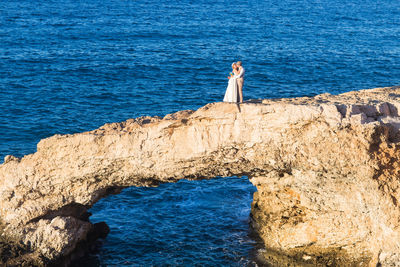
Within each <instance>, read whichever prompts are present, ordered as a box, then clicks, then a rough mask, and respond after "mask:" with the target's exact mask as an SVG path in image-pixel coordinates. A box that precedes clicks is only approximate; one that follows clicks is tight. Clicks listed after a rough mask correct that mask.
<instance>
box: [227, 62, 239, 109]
mask: <svg viewBox="0 0 400 267" xmlns="http://www.w3.org/2000/svg"><path fill="white" fill-rule="evenodd" d="M228 79H229V82H228V87H227V88H226V92H225V97H224V102H234V103H238V102H239V103H242V102H243V84H244V68H243V66H242V62H241V61H238V62H233V63H232V72H231V73H230V76H228Z"/></svg>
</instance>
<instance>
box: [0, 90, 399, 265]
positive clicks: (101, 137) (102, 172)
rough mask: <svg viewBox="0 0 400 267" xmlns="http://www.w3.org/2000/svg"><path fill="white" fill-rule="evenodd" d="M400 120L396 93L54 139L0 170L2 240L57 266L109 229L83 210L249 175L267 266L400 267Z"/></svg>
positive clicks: (209, 108) (249, 106)
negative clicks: (126, 194) (124, 193)
mask: <svg viewBox="0 0 400 267" xmlns="http://www.w3.org/2000/svg"><path fill="white" fill-rule="evenodd" d="M399 108H400V87H390V88H377V89H371V90H362V91H357V92H350V93H345V94H341V95H330V94H323V95H318V96H316V97H312V98H311V97H302V98H292V99H274V100H262V101H261V100H260V101H249V102H247V103H244V104H241V105H237V104H230V103H212V104H208V105H206V106H204V107H202V108H200V109H198V110H197V111H180V112H177V113H174V114H169V115H167V116H165V117H164V118H160V117H141V118H137V119H130V120H127V121H125V122H121V123H111V124H106V125H104V126H102V127H100V128H99V129H96V130H94V131H90V132H84V133H78V134H73V135H56V136H53V137H50V138H47V139H44V140H42V141H40V142H39V144H38V145H37V152H36V153H34V154H30V155H26V156H24V157H23V158H15V157H13V156H7V157H6V158H5V161H4V164H2V165H0V216H1V217H0V218H1V225H2V226H1V227H0V229H1V230H0V231H1V232H2V237H3V239H4V240H10V242H17V243H18V244H19V246H21V247H22V248H23V249H25V251H26V253H22V254H21V255H22V256H21V255H20V254H18V255H17V254H16V255H17V256H18V257H20V258H21V257H22V258H24V259H27V258H29V259H34V260H33V262H35V263H36V264H39V265H40V264H49V263H55V262H57V260H59V259H61V258H65V257H66V256H68V255H72V257H74V255H76V253H75V252H76V251H77V248H79V247H81V246H82V244H85V243H87V242H90V241H92V240H93V239H95V238H97V236H98V234H99V231H98V229H100V228H102V229H105V228H106V227H104V225H93V224H91V223H90V221H89V214H88V213H87V209H88V208H90V207H91V206H92V205H93V204H94V203H95V202H96V201H98V200H99V199H100V198H102V197H104V196H107V195H108V194H110V193H116V192H118V191H119V190H120V189H122V188H125V187H129V186H157V185H158V184H159V183H165V182H175V181H177V180H179V179H203V178H210V177H215V176H233V175H246V176H248V177H249V178H250V181H251V182H252V183H253V184H254V185H255V186H256V187H257V192H256V193H255V195H254V201H253V204H252V214H251V217H252V224H253V226H254V228H255V229H256V230H257V231H258V233H259V234H260V236H261V238H262V239H263V241H264V243H265V247H266V252H265V257H266V258H267V259H269V260H270V262H272V263H274V262H275V263H276V264H279V259H278V257H276V255H278V254H279V255H286V256H289V257H290V259H296V260H297V262H300V263H301V264H304V265H307V264H326V265H338V266H345V265H349V266H350V265H356V264H357V265H361V266H375V265H377V264H380V265H382V266H392V265H393V264H394V265H396V264H398V262H400V228H399V227H400V210H399V207H398V205H399V203H398V202H399V200H400V190H399V187H400V183H399V181H400V177H399V175H400V173H399V172H400V166H399V164H400V161H399V159H400V149H399V145H400V143H399V142H400V132H399V128H400V116H399V114H398V110H399ZM104 231H106V229H105V230H103V231H101V232H104ZM0 244H1V242H0ZM3 258H4V259H3V263H4V262H6V261H9V263H10V264H11V263H12V261H15V260H16V259H10V258H7V257H3ZM1 259H2V257H0V260H1ZM288 259H289V258H288ZM17 260H18V259H17ZM397 266H400V265H397Z"/></svg>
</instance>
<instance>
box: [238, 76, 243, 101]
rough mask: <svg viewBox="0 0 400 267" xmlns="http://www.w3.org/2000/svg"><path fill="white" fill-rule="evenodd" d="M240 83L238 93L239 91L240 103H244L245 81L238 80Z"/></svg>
mask: <svg viewBox="0 0 400 267" xmlns="http://www.w3.org/2000/svg"><path fill="white" fill-rule="evenodd" d="M237 83H238V91H239V102H240V103H242V102H243V91H242V90H243V79H238V80H237Z"/></svg>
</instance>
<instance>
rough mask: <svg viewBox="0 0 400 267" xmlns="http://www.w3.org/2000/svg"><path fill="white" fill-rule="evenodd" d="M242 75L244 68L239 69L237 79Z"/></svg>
mask: <svg viewBox="0 0 400 267" xmlns="http://www.w3.org/2000/svg"><path fill="white" fill-rule="evenodd" d="M243 75H244V68H240V72H239V74H237V77H238V78H243Z"/></svg>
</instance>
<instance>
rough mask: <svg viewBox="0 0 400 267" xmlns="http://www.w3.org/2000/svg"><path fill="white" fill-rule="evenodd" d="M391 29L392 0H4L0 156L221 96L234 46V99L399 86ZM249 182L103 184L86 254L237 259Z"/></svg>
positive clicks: (396, 18)
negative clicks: (238, 84)
mask: <svg viewBox="0 0 400 267" xmlns="http://www.w3.org/2000/svg"><path fill="white" fill-rule="evenodd" d="M399 36H400V2H399V1H398V0H378V1H376V0H375V1H373V0H362V1H361V0H346V1H344V0H338V1H328V0H302V1H297V0H296V1H294V0H282V1H256V0H249V1H238V2H233V1H227V0H214V1H210V0H198V1H192V0H181V1H156V0H109V1H104V0H86V1H76V0H65V1H52V0H46V1H43V0H37V1H28V0H3V1H0V40H1V43H0V92H1V97H0V111H1V112H0V120H1V128H0V157H1V158H2V157H4V156H5V155H7V154H13V155H16V156H21V155H24V154H27V153H32V152H34V151H35V149H36V144H37V142H38V141H39V140H40V139H42V138H45V137H48V136H51V135H53V134H56V133H61V134H64V133H75V132H81V131H85V130H90V129H94V128H97V127H99V126H101V125H103V124H104V123H107V122H114V121H123V120H126V119H128V118H132V117H137V116H140V115H164V114H166V113H170V112H173V111H177V110H181V109H195V108H198V107H200V106H202V105H204V104H206V103H209V102H214V101H220V100H221V99H222V97H223V94H224V91H225V87H226V84H227V80H226V78H225V77H226V76H227V74H228V72H229V71H230V70H229V66H230V63H231V62H232V61H234V60H239V59H240V60H242V61H243V62H244V66H245V68H246V83H245V88H244V96H245V99H249V98H269V97H289V96H302V95H314V94H318V93H322V92H330V93H340V92H345V91H349V90H354V89H362V88H372V87H378V86H391V85H399V84H400V67H399V63H398V62H400V41H399ZM253 191H254V188H253V187H252V186H251V185H250V184H249V182H248V181H247V180H246V179H238V178H232V179H228V178H220V179H217V180H211V181H202V182H188V181H182V182H179V183H177V184H170V185H162V186H160V187H159V188H151V189H143V188H138V189H137V188H132V189H127V190H125V191H124V192H123V193H122V194H120V195H117V196H113V197H109V198H107V199H105V200H103V201H101V202H99V203H98V205H96V206H95V207H94V208H93V209H92V212H93V213H94V215H93V216H92V220H93V221H98V220H106V221H107V223H108V224H109V225H110V226H111V233H110V235H109V236H108V238H107V239H106V241H105V243H104V246H103V248H102V249H101V250H100V252H99V254H98V255H97V256H96V260H95V263H93V258H91V259H92V261H91V262H92V263H91V264H97V265H113V264H115V265H128V266H131V265H139V266H140V265H148V264H154V265H157V266H159V265H166V264H171V265H192V264H194V263H198V264H200V265H211V266H215V265H238V264H239V265H246V264H248V263H249V262H250V260H249V253H250V251H251V247H252V242H253V241H251V238H249V237H248V234H247V233H248V222H247V219H248V213H249V207H250V202H251V194H252V192H253ZM207 194H209V195H207ZM206 196H207V197H206ZM210 196H212V197H210ZM178 215H179V216H178ZM156 226H157V227H156Z"/></svg>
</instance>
